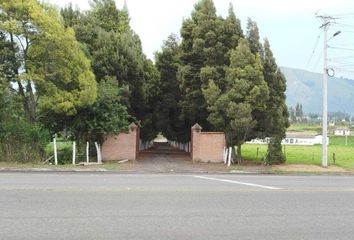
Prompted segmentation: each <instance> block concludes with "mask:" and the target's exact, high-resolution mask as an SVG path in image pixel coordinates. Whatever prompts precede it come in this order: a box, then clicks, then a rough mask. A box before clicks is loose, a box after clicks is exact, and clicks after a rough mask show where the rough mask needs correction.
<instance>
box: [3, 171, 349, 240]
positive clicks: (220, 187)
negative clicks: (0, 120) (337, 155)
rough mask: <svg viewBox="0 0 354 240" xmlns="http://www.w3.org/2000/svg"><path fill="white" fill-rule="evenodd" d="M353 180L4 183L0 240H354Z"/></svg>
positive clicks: (105, 177) (34, 178) (117, 177)
mask: <svg viewBox="0 0 354 240" xmlns="http://www.w3.org/2000/svg"><path fill="white" fill-rule="evenodd" d="M353 238H354V177H351V176H273V175H230V174H225V175H221V174H220V175H211V174H210V175H177V174H167V175H166V174H165V175H163V174H107V173H95V174H90V173H4V172H2V173H0V239H6V240H7V239H36V240H37V239H95V240H96V239H149V240H152V239H164V240H165V239H183V240H185V239H203V240H206V239H218V240H219V239H272V240H273V239H311V240H313V239H321V240H323V239H336V240H338V239H353Z"/></svg>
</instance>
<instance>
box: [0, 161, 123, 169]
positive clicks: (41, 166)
mask: <svg viewBox="0 0 354 240" xmlns="http://www.w3.org/2000/svg"><path fill="white" fill-rule="evenodd" d="M1 168H3V169H23V170H25V169H50V170H63V171H64V170H102V169H103V170H108V171H119V170H121V169H122V168H121V165H120V164H118V163H116V162H107V163H104V164H102V165H89V166H82V165H76V166H73V165H71V164H64V165H57V166H55V165H48V164H40V163H17V162H0V169H1Z"/></svg>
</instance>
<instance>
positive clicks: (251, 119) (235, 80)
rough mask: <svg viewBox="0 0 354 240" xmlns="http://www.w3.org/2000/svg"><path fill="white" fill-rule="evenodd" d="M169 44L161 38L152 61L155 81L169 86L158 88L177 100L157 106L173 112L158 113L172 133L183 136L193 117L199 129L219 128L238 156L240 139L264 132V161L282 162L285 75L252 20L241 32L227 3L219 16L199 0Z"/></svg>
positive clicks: (285, 124) (286, 123)
mask: <svg viewBox="0 0 354 240" xmlns="http://www.w3.org/2000/svg"><path fill="white" fill-rule="evenodd" d="M170 40H171V38H169V40H168V41H167V43H168V42H169V41H170ZM170 46H171V44H167V45H166V43H165V45H164V46H163V48H162V51H161V52H160V53H157V61H156V62H157V63H158V65H157V66H158V69H159V71H160V73H161V84H163V83H167V82H168V84H169V85H170V86H171V88H170V89H166V86H164V88H163V89H164V90H163V91H162V94H167V93H168V92H169V91H172V92H173V93H175V95H174V96H173V101H174V102H178V105H166V106H165V110H164V111H163V112H164V113H166V112H168V111H169V110H170V111H172V112H173V113H174V114H172V115H169V118H166V117H167V115H166V114H165V115H163V116H164V119H169V120H168V121H169V122H171V123H173V124H174V128H173V132H174V134H173V135H174V136H175V138H177V139H178V140H179V141H186V140H188V139H189V138H190V136H189V131H186V129H189V128H190V126H192V125H193V124H194V123H196V122H198V123H199V124H201V125H202V126H203V128H204V129H205V130H218V131H224V132H225V133H226V138H227V145H228V146H232V147H234V146H235V145H236V146H237V151H234V152H237V156H238V161H239V162H241V160H242V156H241V145H242V144H243V143H244V142H245V141H247V140H249V139H252V138H256V137H259V138H264V137H270V139H271V141H270V144H269V148H268V153H267V156H266V158H265V162H266V163H267V164H272V163H280V162H284V161H285V156H284V155H283V153H282V152H281V145H280V143H281V140H282V139H283V138H284V137H285V130H286V128H287V127H288V126H289V121H288V111H287V107H286V105H285V90H286V80H285V77H284V75H283V74H282V73H281V71H280V70H279V68H278V66H277V64H276V61H275V58H274V57H273V53H272V51H271V49H270V44H269V41H268V40H267V39H265V40H264V42H263V44H262V43H261V41H260V37H259V30H258V26H257V24H256V22H254V21H252V20H251V19H248V23H247V29H246V33H245V34H244V33H243V31H242V29H241V25H240V20H239V19H238V18H237V17H236V15H235V13H234V10H233V7H232V5H230V8H229V12H228V16H226V18H223V17H220V16H217V13H216V9H215V6H214V3H213V1H212V0H201V1H199V2H198V3H197V4H196V5H195V6H194V10H193V12H192V14H191V17H190V18H187V19H185V20H184V21H183V23H182V28H181V40H180V42H176V41H173V51H172V48H171V47H170ZM161 58H163V62H162V61H161ZM161 63H163V64H161ZM166 73H169V74H166ZM174 73H176V75H174ZM177 85H178V86H179V89H178V91H176V86H177ZM171 107H172V108H174V109H171ZM178 113H179V117H178V118H176V117H175V115H176V114H178ZM183 129H184V131H183Z"/></svg>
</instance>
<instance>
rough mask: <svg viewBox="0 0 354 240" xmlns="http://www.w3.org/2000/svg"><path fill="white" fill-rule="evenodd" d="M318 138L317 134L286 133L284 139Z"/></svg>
mask: <svg viewBox="0 0 354 240" xmlns="http://www.w3.org/2000/svg"><path fill="white" fill-rule="evenodd" d="M316 136H318V134H315V133H303V132H287V133H286V137H287V138H314V137H316Z"/></svg>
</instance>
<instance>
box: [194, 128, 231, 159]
mask: <svg viewBox="0 0 354 240" xmlns="http://www.w3.org/2000/svg"><path fill="white" fill-rule="evenodd" d="M191 142H192V149H191V150H192V151H191V156H192V159H193V161H201V162H223V152H224V147H225V146H226V141H225V134H224V133H223V132H202V128H201V127H200V126H199V125H198V124H195V125H194V126H193V127H192V134H191Z"/></svg>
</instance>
